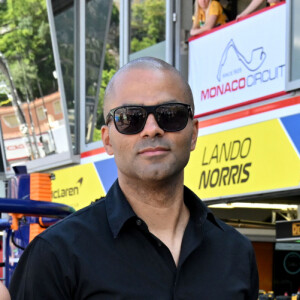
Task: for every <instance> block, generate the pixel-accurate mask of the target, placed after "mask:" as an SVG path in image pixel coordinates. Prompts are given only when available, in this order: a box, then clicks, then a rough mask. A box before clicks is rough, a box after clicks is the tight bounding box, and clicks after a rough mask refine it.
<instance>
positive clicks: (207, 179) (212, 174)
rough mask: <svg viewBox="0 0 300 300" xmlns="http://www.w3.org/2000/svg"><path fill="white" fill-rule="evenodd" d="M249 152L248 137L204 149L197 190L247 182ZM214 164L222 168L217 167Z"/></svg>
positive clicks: (249, 140) (249, 167) (249, 166)
mask: <svg viewBox="0 0 300 300" xmlns="http://www.w3.org/2000/svg"><path fill="white" fill-rule="evenodd" d="M250 151H251V138H250V137H247V138H245V139H244V140H234V141H231V142H228V143H222V144H216V145H215V146H214V147H213V148H212V150H209V149H208V148H207V147H204V151H203V156H202V163H201V164H202V171H201V174H200V181H199V189H206V188H215V187H217V186H227V185H231V184H240V183H244V182H247V181H248V180H249V177H250V170H251V165H252V163H251V162H249V161H248V159H247V158H248V156H249V154H250ZM216 164H222V165H223V166H222V167H221V166H220V167H218V166H216ZM224 164H225V166H224ZM215 166H216V167H215Z"/></svg>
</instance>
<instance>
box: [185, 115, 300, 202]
mask: <svg viewBox="0 0 300 300" xmlns="http://www.w3.org/2000/svg"><path fill="white" fill-rule="evenodd" d="M299 124H300V114H297V115H292V116H288V117H284V118H281V119H273V120H270V121H265V122H261V123H257V124H253V125H248V126H245V127H240V128H235V129H231V130H227V131H223V132H218V133H215V134H211V135H206V136H200V137H199V138H198V141H197V147H196V149H195V151H194V152H192V154H191V159H190V162H189V164H188V166H187V167H186V170H185V184H186V185H187V186H188V187H190V188H191V189H192V190H193V191H194V192H196V193H197V195H198V196H199V197H201V198H202V199H210V198H221V197H223V196H234V195H243V194H248V193H259V192H267V191H276V190H281V189H283V190H286V189H290V188H297V187H299V184H300V134H299V127H300V125H299Z"/></svg>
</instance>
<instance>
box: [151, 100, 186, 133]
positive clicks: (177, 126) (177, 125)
mask: <svg viewBox="0 0 300 300" xmlns="http://www.w3.org/2000/svg"><path fill="white" fill-rule="evenodd" d="M188 118H189V112H188V108H187V107H186V106H184V105H181V104H169V105H161V106H159V107H158V108H157V109H156V121H157V123H158V125H159V126H160V127H161V128H162V129H163V130H164V131H168V132H174V131H180V130H182V129H184V128H185V126H186V124H187V121H188Z"/></svg>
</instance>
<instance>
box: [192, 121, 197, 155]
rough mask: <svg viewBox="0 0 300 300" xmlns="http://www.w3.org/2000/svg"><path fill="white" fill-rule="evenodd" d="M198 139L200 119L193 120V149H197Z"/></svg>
mask: <svg viewBox="0 0 300 300" xmlns="http://www.w3.org/2000/svg"><path fill="white" fill-rule="evenodd" d="M197 139H198V120H197V119H194V120H193V134H192V142H191V151H193V150H195V148H196V143H197Z"/></svg>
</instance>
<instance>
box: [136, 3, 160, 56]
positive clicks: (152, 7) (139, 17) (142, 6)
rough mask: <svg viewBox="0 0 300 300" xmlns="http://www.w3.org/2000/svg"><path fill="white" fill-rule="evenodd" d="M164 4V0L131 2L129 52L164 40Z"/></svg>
mask: <svg viewBox="0 0 300 300" xmlns="http://www.w3.org/2000/svg"><path fill="white" fill-rule="evenodd" d="M165 5H166V4H165V0H144V1H141V0H139V1H135V2H134V3H133V4H132V18H131V33H132V34H131V36H132V39H131V52H136V51H139V50H142V49H145V48H147V47H149V46H152V45H154V44H156V43H159V42H161V41H164V40H165Z"/></svg>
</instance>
